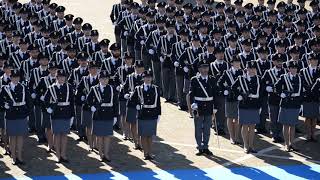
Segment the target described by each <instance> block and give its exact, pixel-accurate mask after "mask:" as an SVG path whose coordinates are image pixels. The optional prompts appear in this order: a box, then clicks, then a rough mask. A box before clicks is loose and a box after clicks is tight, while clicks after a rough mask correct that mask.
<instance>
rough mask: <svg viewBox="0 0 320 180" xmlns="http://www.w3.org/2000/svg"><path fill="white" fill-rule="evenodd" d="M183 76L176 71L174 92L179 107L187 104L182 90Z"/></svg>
mask: <svg viewBox="0 0 320 180" xmlns="http://www.w3.org/2000/svg"><path fill="white" fill-rule="evenodd" d="M183 79H184V76H183V75H178V74H177V73H176V93H177V98H178V103H179V106H180V107H183V106H187V102H186V94H185V93H184V92H183V84H184V80H183Z"/></svg>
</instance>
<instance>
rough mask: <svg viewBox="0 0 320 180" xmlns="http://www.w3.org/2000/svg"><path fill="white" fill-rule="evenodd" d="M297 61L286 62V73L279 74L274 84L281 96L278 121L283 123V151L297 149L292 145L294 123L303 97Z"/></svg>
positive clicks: (296, 120)
mask: <svg viewBox="0 0 320 180" xmlns="http://www.w3.org/2000/svg"><path fill="white" fill-rule="evenodd" d="M297 69H298V63H297V62H295V61H289V62H288V70H289V72H287V73H286V74H283V75H281V77H280V79H279V80H278V81H277V82H276V84H275V88H276V89H275V90H276V92H277V93H278V94H279V95H280V97H281V102H280V110H279V117H278V121H279V123H281V124H282V125H283V137H284V141H285V144H284V149H285V151H288V152H289V151H292V150H293V151H297V149H296V148H294V147H293V141H294V138H295V125H296V124H297V123H298V121H299V120H298V117H299V112H300V106H301V104H302V97H303V88H304V86H303V82H302V78H301V76H300V75H299V74H298V72H297Z"/></svg>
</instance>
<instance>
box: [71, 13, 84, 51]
mask: <svg viewBox="0 0 320 180" xmlns="http://www.w3.org/2000/svg"><path fill="white" fill-rule="evenodd" d="M82 23H83V19H82V18H81V17H77V18H75V19H74V20H73V26H72V27H74V31H72V32H70V33H68V34H67V36H68V37H69V41H70V43H71V44H73V45H77V43H78V39H79V38H80V37H82V36H83V35H84V33H83V32H82V30H81V28H82Z"/></svg>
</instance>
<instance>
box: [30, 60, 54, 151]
mask: <svg viewBox="0 0 320 180" xmlns="http://www.w3.org/2000/svg"><path fill="white" fill-rule="evenodd" d="M57 68H58V66H57V64H56V62H54V61H53V62H50V63H49V65H48V71H49V74H48V75H47V76H45V77H41V78H40V81H39V83H38V85H37V86H36V88H35V94H37V98H38V99H39V105H40V107H41V128H43V129H44V130H45V135H46V139H47V142H48V149H47V151H48V152H49V153H50V152H52V149H53V134H52V129H51V122H50V114H49V113H48V112H47V110H46V104H45V102H44V100H45V99H44V97H45V93H46V92H47V90H48V89H49V87H50V86H51V85H52V84H53V83H55V82H56V76H57Z"/></svg>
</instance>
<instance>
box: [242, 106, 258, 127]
mask: <svg viewBox="0 0 320 180" xmlns="http://www.w3.org/2000/svg"><path fill="white" fill-rule="evenodd" d="M259 122H260V115H259V109H239V123H240V124H243V125H253V124H259Z"/></svg>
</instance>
